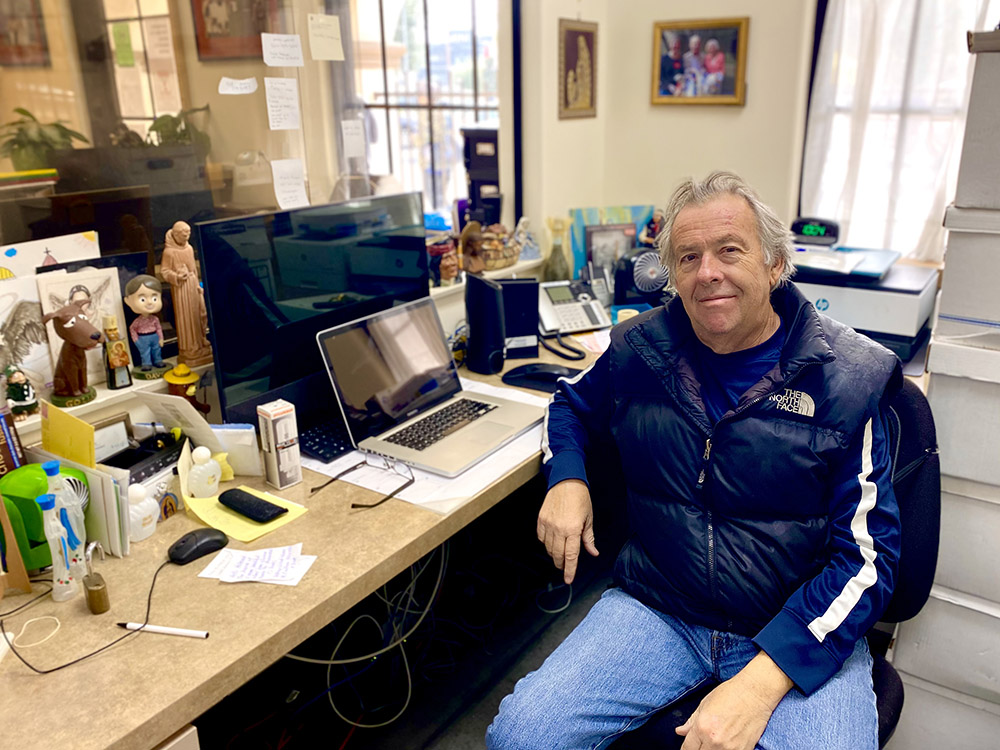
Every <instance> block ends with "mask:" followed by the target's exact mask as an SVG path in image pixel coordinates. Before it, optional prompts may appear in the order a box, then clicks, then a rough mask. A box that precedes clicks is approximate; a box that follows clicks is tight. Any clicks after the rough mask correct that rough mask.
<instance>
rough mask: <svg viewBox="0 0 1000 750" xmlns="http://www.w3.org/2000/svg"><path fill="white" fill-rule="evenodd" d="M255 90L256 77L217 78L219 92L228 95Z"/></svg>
mask: <svg viewBox="0 0 1000 750" xmlns="http://www.w3.org/2000/svg"><path fill="white" fill-rule="evenodd" d="M256 90H257V79H256V78H226V77H225V76H222V78H220V79H219V93H220V94H229V95H236V96H239V95H242V94H252V93H253V92H254V91H256Z"/></svg>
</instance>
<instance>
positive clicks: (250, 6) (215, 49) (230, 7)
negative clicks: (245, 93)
mask: <svg viewBox="0 0 1000 750" xmlns="http://www.w3.org/2000/svg"><path fill="white" fill-rule="evenodd" d="M191 12H192V14H193V16H194V29H195V38H196V41H197V45H198V59H199V60H202V61H208V60H233V59H239V58H251V57H252V58H257V59H258V60H259V59H260V58H261V55H262V54H263V50H262V47H261V40H260V35H261V33H264V32H268V33H272V32H277V31H280V29H279V24H278V4H277V2H276V0H191Z"/></svg>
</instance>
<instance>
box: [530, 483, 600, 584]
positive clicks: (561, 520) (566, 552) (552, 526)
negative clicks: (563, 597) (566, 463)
mask: <svg viewBox="0 0 1000 750" xmlns="http://www.w3.org/2000/svg"><path fill="white" fill-rule="evenodd" d="M581 540H582V541H583V546H584V547H585V548H586V550H587V552H589V553H590V554H591V555H593V556H594V557H597V554H598V552H597V547H595V546H594V509H593V505H592V504H591V502H590V490H589V489H587V485H586V484H585V483H584V482H581V481H580V480H579V479H567V480H565V481H562V482H559V484H557V485H555V486H554V487H553V488H552V489H550V490H549V492H548V494H547V495H546V496H545V502H543V503H542V509H541V510H540V511H539V513H538V541H540V542H542V543H544V544H545V551H546V552H548V553H549V556H550V557H551V558H552V561H553V562H554V563H555V564H556V567H557V568H559V569H560V570H561V571H563V580H564V581H565V582H566V583H567V584H570V583H573V578H574V576H576V565H577V562H578V561H579V559H580V542H581Z"/></svg>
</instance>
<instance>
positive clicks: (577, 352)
mask: <svg viewBox="0 0 1000 750" xmlns="http://www.w3.org/2000/svg"><path fill="white" fill-rule="evenodd" d="M555 339H556V341H557V342H559V346H561V347H562V348H563V349H566V350H567V351H570V352H573V354H572V355H570V354H566V352H563V351H560V350H559V349H556V348H555V347H554V346H552V345H551V344H549V342H548V341H546V340H545V338H544V337H543V336H542V329H541V328H539V329H538V340H539V341H540V342H541V344H542V346H543V347H544V348H545V349H547V350H548V351H550V352H552V353H553V354H555V355H556V356H557V357H562V358H563V359H568V360H571V361H573V362H576V361H578V360H581V359H583V358H584V357H586V356H587V353H586V352H585V351H583V349H577V348H576V347H575V346H573V345H572V344H570V343H569V342H567V341H563V337H562V334H560V333H559V332H558V331H556V335H555Z"/></svg>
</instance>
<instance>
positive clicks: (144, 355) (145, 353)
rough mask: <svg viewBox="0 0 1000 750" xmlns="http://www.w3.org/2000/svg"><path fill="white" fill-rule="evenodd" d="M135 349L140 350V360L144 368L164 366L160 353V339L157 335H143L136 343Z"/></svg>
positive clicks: (140, 335)
mask: <svg viewBox="0 0 1000 750" xmlns="http://www.w3.org/2000/svg"><path fill="white" fill-rule="evenodd" d="M135 348H136V349H138V350H139V358H140V359H141V360H142V366H143V367H149V366H150V365H155V366H156V367H161V366H162V365H163V355H162V354H161V353H160V337H159V335H158V334H156V333H141V334H139V340H138V341H136V342H135Z"/></svg>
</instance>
